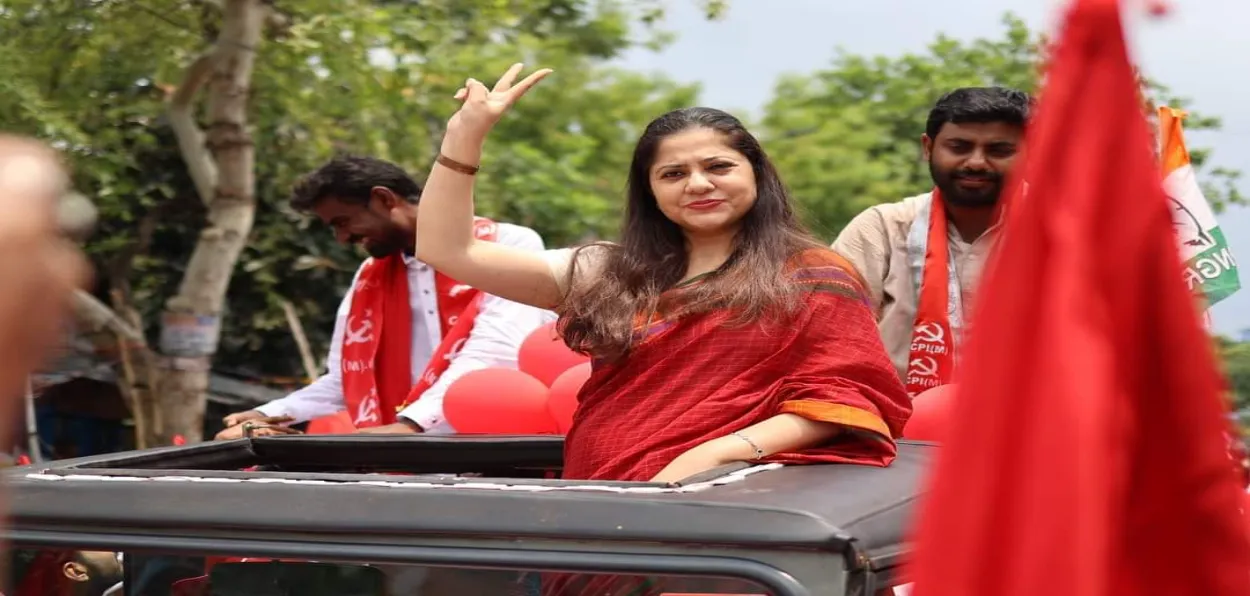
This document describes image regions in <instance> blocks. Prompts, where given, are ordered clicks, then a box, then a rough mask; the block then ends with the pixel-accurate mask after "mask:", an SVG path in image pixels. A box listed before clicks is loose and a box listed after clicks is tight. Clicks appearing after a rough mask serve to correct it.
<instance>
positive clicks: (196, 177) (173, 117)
mask: <svg viewBox="0 0 1250 596" xmlns="http://www.w3.org/2000/svg"><path fill="white" fill-rule="evenodd" d="M224 54H225V52H223V51H222V50H221V46H220V45H218V46H217V48H215V49H213V50H211V51H208V52H205V53H203V54H201V55H200V57H199V58H196V59H195V62H192V63H191V66H189V67H187V73H186V76H185V77H184V78H183V80H182V84H181V85H178V88H177V89H175V90H174V92H173V93H172V94H171V95H170V96H169V103H168V106H167V112H168V114H169V125H170V127H172V128H173V130H174V136H175V137H177V138H178V149H179V151H180V152H181V154H182V159H183V161H185V162H186V163H187V171H188V172H190V174H191V181H192V182H194V183H195V190H196V192H197V193H199V195H200V200H201V201H203V202H204V204H205V205H207V204H209V202H210V201H212V200H213V197H214V195H215V193H216V189H217V164H216V162H214V161H213V156H212V154H211V153H210V152H209V150H208V146H207V145H206V144H205V136H204V131H203V130H202V129H201V128H200V126H199V125H198V124H196V122H195V109H194V108H195V96H196V93H198V92H199V90H200V88H201V87H203V86H204V83H205V82H207V81H208V79H209V77H210V76H211V75H212V74H213V71H214V70H215V69H216V68H217V64H218V62H219V61H220V59H221V57H222V56H223V55H224Z"/></svg>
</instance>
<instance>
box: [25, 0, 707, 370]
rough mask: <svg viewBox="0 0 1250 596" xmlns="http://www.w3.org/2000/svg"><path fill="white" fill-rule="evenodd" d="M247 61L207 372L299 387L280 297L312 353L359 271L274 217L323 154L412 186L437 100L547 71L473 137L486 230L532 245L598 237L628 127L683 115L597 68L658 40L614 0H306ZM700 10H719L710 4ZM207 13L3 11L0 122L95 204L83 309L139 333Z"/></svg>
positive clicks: (95, 4) (661, 97) (211, 20)
mask: <svg viewBox="0 0 1250 596" xmlns="http://www.w3.org/2000/svg"><path fill="white" fill-rule="evenodd" d="M277 7H278V9H279V10H280V11H281V14H280V16H281V18H280V19H276V20H275V22H274V23H273V24H272V26H271V27H270V28H269V30H268V31H267V35H266V42H265V44H263V45H262V47H261V48H259V50H258V51H259V52H260V53H259V55H258V61H257V68H256V73H255V76H254V78H253V86H252V89H250V96H249V101H250V110H251V114H250V115H249V116H250V121H251V122H252V124H253V127H254V138H255V143H256V150H257V151H256V153H257V170H258V171H257V196H258V201H259V204H258V207H257V212H256V224H255V227H254V230H253V234H252V237H251V241H250V243H249V245H248V248H247V249H246V251H245V253H244V254H243V257H242V259H241V261H240V265H239V269H238V270H237V271H236V273H235V278H234V280H233V281H232V283H231V287H230V294H229V297H228V301H227V302H228V305H229V306H228V309H229V311H228V312H227V313H226V317H225V323H224V325H225V327H224V330H223V334H222V344H221V346H220V349H219V353H218V357H217V364H218V365H219V366H224V367H228V368H244V369H250V370H253V371H255V372H263V373H268V374H275V373H278V374H298V371H299V370H300V367H299V364H298V357H297V352H296V349H295V346H294V342H293V340H292V338H291V336H290V333H289V331H288V328H287V323H286V319H285V317H284V314H283V311H282V308H281V303H282V301H283V300H290V301H292V302H293V303H294V304H295V307H296V310H297V311H298V312H300V313H301V316H302V318H303V323H304V326H305V328H306V330H307V332H308V334H309V336H310V339H311V340H312V343H313V344H314V350H315V351H316V352H318V353H319V354H320V353H324V346H325V342H326V341H327V340H328V335H329V332H330V329H331V327H332V324H333V316H334V310H335V307H336V306H337V303H338V300H339V297H340V296H341V295H342V290H343V288H344V287H345V286H346V285H347V283H348V281H349V280H350V277H351V274H352V272H353V271H354V269H355V267H356V265H357V264H358V263H359V261H360V258H361V257H360V255H359V254H357V253H356V252H355V251H353V250H351V249H347V248H344V247H341V246H337V245H336V244H335V243H334V241H333V238H332V236H331V234H330V233H329V232H328V230H325V229H324V228H323V227H322V226H321V225H320V224H317V223H314V222H312V221H310V220H309V219H308V218H306V217H302V216H300V215H299V214H295V213H292V212H291V211H290V210H289V208H288V207H287V206H286V204H285V201H286V197H287V196H288V193H289V189H290V187H291V185H292V183H293V182H294V181H295V179H296V178H297V177H298V176H299V175H301V174H303V173H305V172H307V171H309V170H311V169H313V168H315V167H316V166H317V165H319V164H320V163H322V162H324V161H325V160H326V159H328V158H329V157H331V156H333V155H335V154H338V153H345V152H350V153H358V154H367V155H373V156H377V157H381V158H385V159H390V160H393V161H395V162H397V163H399V164H401V165H403V166H405V167H406V168H407V169H409V171H411V172H412V173H413V174H414V175H415V176H416V177H418V178H419V179H420V178H424V176H425V174H426V172H427V171H428V168H429V164H430V163H431V162H432V160H433V157H434V152H435V151H436V148H437V143H438V141H439V140H440V139H441V136H442V127H443V124H444V123H445V121H446V119H447V117H448V116H450V114H451V113H452V112H453V111H454V110H455V106H456V104H455V101H454V100H453V99H452V94H453V93H454V92H455V90H456V89H457V88H459V86H460V85H461V84H462V83H463V82H464V79H465V77H467V76H474V77H477V78H480V79H489V78H490V77H493V76H497V75H498V74H500V73H502V72H503V71H504V70H505V69H506V68H507V66H508V65H509V64H511V63H512V62H515V61H518V60H522V61H525V62H527V63H529V64H531V65H539V64H541V65H544V66H550V67H553V68H555V69H556V75H555V76H553V77H552V78H551V79H550V80H549V81H547V82H546V83H545V84H544V85H543V87H542V88H540V89H539V90H537V91H536V93H535V98H534V99H535V101H527V102H525V103H524V104H523V105H522V106H519V108H518V112H519V113H518V114H517V115H516V116H514V117H512V118H509V119H508V121H507V123H506V124H505V125H503V126H501V127H500V129H499V130H498V131H497V133H496V134H495V135H494V136H493V137H492V140H491V144H490V149H489V153H488V155H487V156H486V163H485V164H484V167H485V168H487V169H488V170H490V171H491V172H492V175H491V176H489V177H483V184H482V188H481V191H480V192H479V196H480V197H481V198H480V201H479V203H480V211H481V212H482V214H483V215H486V216H489V217H495V218H498V219H501V220H506V221H515V222H519V223H522V224H525V225H530V226H533V227H534V228H536V229H537V230H539V232H540V233H542V234H543V236H544V237H545V238H546V240H547V242H548V243H549V244H550V245H553V246H558V245H564V244H568V243H572V242H575V241H578V240H580V239H582V238H583V237H586V236H587V235H596V236H605V235H610V234H611V233H612V230H613V229H614V227H615V225H616V222H617V221H618V219H617V214H618V212H619V207H620V197H621V196H622V193H621V189H622V188H623V184H624V173H625V167H624V164H625V163H626V160H627V159H628V156H629V153H630V149H631V145H632V142H633V140H634V138H635V135H636V131H637V130H639V129H640V128H641V126H642V125H644V124H645V123H646V122H647V121H648V120H649V119H650V118H652V117H654V116H655V115H656V114H659V113H661V112H663V111H666V110H668V109H672V108H675V107H679V106H683V105H688V104H690V103H693V101H694V98H695V95H696V91H697V89H696V87H695V86H693V85H682V84H678V83H675V82H673V81H670V80H667V79H665V78H663V77H660V76H650V75H640V74H636V73H630V72H625V71H621V70H619V69H613V68H610V67H608V66H607V63H608V62H609V61H610V60H612V59H613V58H615V57H617V56H619V55H620V54H621V53H622V52H624V51H625V50H627V49H629V48H631V47H634V46H637V45H639V44H648V43H653V42H656V40H658V39H662V37H663V35H662V34H663V32H662V31H658V30H656V29H654V28H649V27H642V28H637V27H634V26H633V25H634V23H636V22H638V21H639V19H653V18H654V15H655V14H656V13H655V12H654V10H656V9H659V8H662V6H661V5H658V4H657V5H655V6H649V5H642V6H634V5H632V3H630V2H624V1H615V0H611V1H598V2H591V1H587V0H511V1H507V2H494V1H486V0H480V1H468V0H441V1H423V2H419V3H418V2H404V1H390V2H383V1H372V2H370V1H364V0H304V1H301V2H298V3H296V2H290V3H285V2H278V3H277ZM706 8H707V9H708V11H709V14H712V13H714V12H716V11H719V10H722V9H723V6H722V5H720V4H719V3H716V2H712V3H708V5H707V6H706ZM219 17H220V15H219V11H218V9H217V8H216V7H215V6H214V4H213V3H212V2H207V1H201V2H175V1H172V0H167V1H155V0H145V1H142V2H113V1H105V0H97V1H89V0H18V1H11V2H6V3H4V5H3V7H0V52H3V53H2V54H0V58H3V59H0V63H2V65H0V95H2V97H0V122H3V123H4V127H5V128H6V129H9V130H16V131H17V132H23V133H28V134H34V135H36V136H40V137H42V138H45V139H50V140H53V141H55V142H56V143H57V144H58V145H59V146H61V147H64V148H65V149H67V153H68V155H70V158H71V160H72V162H73V166H74V168H75V170H76V183H77V186H78V188H79V189H80V190H82V191H83V192H84V193H85V194H87V195H88V196H91V197H92V198H93V199H94V200H95V201H97V203H98V205H99V206H100V209H101V223H100V227H99V229H98V232H97V234H96V236H95V237H94V238H93V239H92V241H91V243H90V244H89V246H88V249H89V251H90V253H91V255H92V257H93V258H94V259H95V261H96V263H97V265H98V268H99V271H100V277H101V282H102V283H101V285H100V288H99V289H100V293H101V295H103V294H104V292H105V291H106V290H108V289H111V288H120V289H123V290H125V292H126V293H127V294H128V295H130V296H131V297H132V299H133V302H134V303H135V304H136V305H137V306H138V307H139V309H140V311H141V312H142V313H143V314H144V315H145V320H146V322H147V323H148V327H149V331H150V332H154V330H155V323H156V321H155V320H154V319H155V318H156V316H155V315H156V314H157V313H159V312H160V309H161V305H162V302H163V300H165V299H166V298H167V297H168V296H170V295H172V294H173V293H174V290H175V288H176V287H177V284H178V283H179V281H180V278H181V273H182V270H183V268H184V264H185V262H186V259H187V257H188V255H189V254H190V252H191V250H192V248H193V246H194V242H195V238H196V235H197V233H198V231H199V229H200V228H201V227H202V225H203V221H204V215H205V212H204V208H203V206H202V203H201V202H200V200H199V199H198V197H197V196H196V195H195V191H194V187H193V185H192V184H191V182H190V180H189V178H188V176H187V174H186V168H185V165H184V164H183V163H182V160H181V158H180V156H179V154H178V152H177V146H176V143H175V141H174V139H173V136H172V134H171V131H170V129H169V127H168V125H167V123H166V121H165V117H164V113H163V109H164V108H163V103H164V101H165V99H166V94H167V93H168V92H169V91H170V90H171V89H172V88H173V85H174V84H176V83H177V82H178V80H179V79H180V77H181V76H182V72H183V70H184V69H185V68H186V65H187V64H189V63H190V62H191V61H192V60H193V59H194V57H195V56H196V55H197V54H198V53H199V52H201V51H202V50H203V49H204V48H205V47H207V46H208V45H209V44H210V43H211V41H212V40H213V39H215V38H216V33H217V31H216V28H217V27H218V25H219V20H220V19H219Z"/></svg>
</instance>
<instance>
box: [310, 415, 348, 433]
mask: <svg viewBox="0 0 1250 596" xmlns="http://www.w3.org/2000/svg"><path fill="white" fill-rule="evenodd" d="M307 432H308V434H310V435H350V434H353V433H355V432H356V423H354V422H352V417H351V414H348V413H347V410H343V411H341V412H339V413H337V414H330V415H329V416H322V417H320V418H313V419H312V420H310V421H308V431H307Z"/></svg>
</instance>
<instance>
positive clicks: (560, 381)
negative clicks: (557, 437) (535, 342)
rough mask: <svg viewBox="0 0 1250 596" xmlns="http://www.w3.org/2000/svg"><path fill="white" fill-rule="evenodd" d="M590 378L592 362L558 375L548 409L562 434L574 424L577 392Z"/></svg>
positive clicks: (550, 395) (549, 395)
mask: <svg viewBox="0 0 1250 596" xmlns="http://www.w3.org/2000/svg"><path fill="white" fill-rule="evenodd" d="M588 378H590V363H589V362H586V363H583V364H579V365H577V366H574V367H573V368H570V369H568V370H566V371H564V372H563V373H561V374H560V376H558V377H556V380H555V382H554V383H552V384H551V391H550V392H549V393H548V395H547V410H549V411H550V412H551V417H552V418H554V419H555V421H556V427H557V428H559V429H560V433H561V434H567V433H568V432H569V428H570V427H572V426H573V412H575V411H576V410H577V392H579V391H581V390H582V385H584V384H585V383H586V379H588Z"/></svg>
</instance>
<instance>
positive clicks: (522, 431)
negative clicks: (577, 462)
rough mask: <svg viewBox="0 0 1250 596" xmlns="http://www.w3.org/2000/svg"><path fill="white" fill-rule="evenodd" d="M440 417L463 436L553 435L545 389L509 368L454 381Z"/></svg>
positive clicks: (488, 370)
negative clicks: (445, 419)
mask: <svg viewBox="0 0 1250 596" xmlns="http://www.w3.org/2000/svg"><path fill="white" fill-rule="evenodd" d="M443 415H445V416H447V422H448V423H450V424H451V426H452V427H453V428H455V429H456V432H459V433H465V434H497V435H528V434H555V433H556V423H555V420H552V419H551V414H550V413H549V412H548V411H547V386H546V385H543V383H542V381H539V380H538V379H535V378H534V377H532V376H530V375H528V374H526V373H523V372H521V371H519V370H515V369H511V368H484V369H481V370H475V371H473V372H470V373H468V374H466V375H464V376H462V377H460V378H459V379H456V381H455V382H454V383H452V384H451V386H450V387H448V388H447V393H446V394H445V395H444V396H443Z"/></svg>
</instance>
